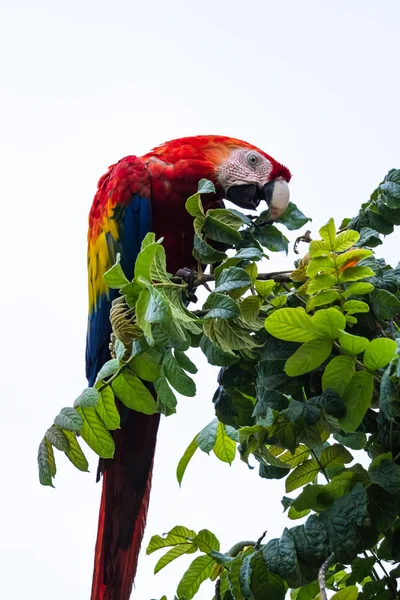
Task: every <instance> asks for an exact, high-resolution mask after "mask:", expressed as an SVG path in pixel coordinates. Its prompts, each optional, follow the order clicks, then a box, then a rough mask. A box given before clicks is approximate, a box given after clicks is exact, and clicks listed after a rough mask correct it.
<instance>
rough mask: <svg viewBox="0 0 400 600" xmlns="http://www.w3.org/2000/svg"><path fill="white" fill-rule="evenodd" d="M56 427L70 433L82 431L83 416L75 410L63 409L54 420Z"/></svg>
mask: <svg viewBox="0 0 400 600" xmlns="http://www.w3.org/2000/svg"><path fill="white" fill-rule="evenodd" d="M54 425H57V426H58V427H60V428H61V429H67V430H68V431H80V430H81V429H82V427H83V420H82V417H81V415H80V414H79V413H78V412H77V411H76V410H75V409H74V408H69V407H66V408H62V409H61V410H60V414H58V415H57V416H56V418H55V419H54Z"/></svg>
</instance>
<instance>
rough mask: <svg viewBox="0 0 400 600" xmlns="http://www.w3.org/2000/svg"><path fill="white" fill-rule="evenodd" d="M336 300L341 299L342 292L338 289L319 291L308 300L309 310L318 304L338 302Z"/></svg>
mask: <svg viewBox="0 0 400 600" xmlns="http://www.w3.org/2000/svg"><path fill="white" fill-rule="evenodd" d="M336 300H340V294H339V292H337V291H336V290H326V291H323V292H318V293H317V294H315V296H312V297H311V298H310V299H309V301H308V302H307V312H310V311H311V310H313V309H314V308H317V307H318V306H323V305H324V304H332V302H336Z"/></svg>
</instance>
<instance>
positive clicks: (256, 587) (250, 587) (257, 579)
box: [240, 550, 286, 600]
mask: <svg viewBox="0 0 400 600" xmlns="http://www.w3.org/2000/svg"><path fill="white" fill-rule="evenodd" d="M240 587H241V590H242V593H244V594H245V597H246V598H253V599H254V600H263V599H264V598H268V600H284V598H285V593H286V587H285V584H284V581H283V580H282V579H281V577H280V576H279V575H276V574H275V573H271V571H269V570H268V568H267V565H266V562H265V560H264V558H263V553H262V551H261V550H259V551H258V552H254V553H253V554H252V555H249V556H247V557H245V558H244V560H243V562H242V567H241V571H240Z"/></svg>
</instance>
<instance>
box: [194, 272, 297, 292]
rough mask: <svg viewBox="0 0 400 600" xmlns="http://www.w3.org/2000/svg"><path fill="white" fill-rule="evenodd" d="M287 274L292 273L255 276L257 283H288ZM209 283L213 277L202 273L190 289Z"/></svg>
mask: <svg viewBox="0 0 400 600" xmlns="http://www.w3.org/2000/svg"><path fill="white" fill-rule="evenodd" d="M289 273H292V271H274V272H272V273H259V274H258V275H257V279H258V281H267V280H268V279H273V280H274V281H276V282H277V283H282V282H287V283H290V282H291V281H292V280H291V279H290V277H289ZM209 281H215V276H214V275H213V274H210V273H202V274H201V275H199V276H198V277H196V279H195V280H194V282H193V284H192V286H191V287H192V288H195V287H199V286H200V285H204V284H206V283H208V282H209Z"/></svg>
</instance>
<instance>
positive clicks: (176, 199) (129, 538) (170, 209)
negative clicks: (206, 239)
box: [86, 136, 290, 600]
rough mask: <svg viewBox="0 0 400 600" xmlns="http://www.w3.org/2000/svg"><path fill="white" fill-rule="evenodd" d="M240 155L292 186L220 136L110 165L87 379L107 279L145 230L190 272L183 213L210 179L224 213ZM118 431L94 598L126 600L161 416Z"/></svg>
mask: <svg viewBox="0 0 400 600" xmlns="http://www.w3.org/2000/svg"><path fill="white" fill-rule="evenodd" d="M235 149H248V150H255V151H257V152H259V153H260V154H262V155H263V156H264V157H265V158H267V159H268V160H269V161H270V163H271V165H272V175H271V178H274V177H279V176H281V177H283V178H284V179H285V180H286V181H289V179H290V173H289V171H288V169H287V168H286V167H284V166H283V165H281V164H280V163H278V162H276V161H275V160H274V159H273V158H272V157H270V156H268V155H267V154H265V153H264V152H262V151H261V150H259V149H258V148H255V147H254V146H252V145H251V144H248V143H246V142H243V141H240V140H237V139H234V138H228V137H224V136H197V137H190V138H182V139H179V140H173V141H171V142H167V143H166V144H163V145H161V146H159V147H157V148H155V149H154V150H153V151H151V152H149V153H148V154H146V155H144V156H143V157H141V158H138V157H135V156H129V157H126V158H124V159H122V160H121V161H119V162H118V163H117V164H116V165H113V166H112V167H110V169H109V171H108V173H107V174H106V175H104V176H103V177H102V178H101V179H100V181H99V188H98V191H97V193H96V196H95V199H94V201H93V205H92V209H91V212H90V216H89V233H88V272H89V324H88V334H87V351H86V363H87V376H88V379H89V383H90V384H91V385H92V384H93V383H94V380H95V377H96V374H97V372H98V370H99V369H100V367H101V366H102V365H103V364H104V362H106V361H107V360H108V359H109V357H110V356H109V348H108V346H109V340H110V333H111V327H110V323H109V311H110V306H111V301H112V299H113V298H114V297H115V292H114V291H113V290H110V289H109V288H108V287H107V286H106V284H105V283H104V281H103V275H104V273H105V272H106V271H107V270H108V269H109V268H110V267H111V266H112V265H113V264H114V262H115V258H116V254H117V252H120V253H121V256H122V259H121V264H122V267H123V269H124V271H125V273H126V275H127V276H128V278H132V277H133V265H134V261H135V259H136V256H137V254H138V252H139V249H140V244H141V241H142V239H143V238H144V236H145V235H146V233H147V232H148V231H150V230H151V231H154V232H155V234H156V237H157V238H159V237H164V242H163V244H164V247H165V250H166V255H167V266H168V270H169V271H170V272H172V273H175V272H176V271H177V270H178V269H180V268H182V267H194V266H195V260H194V258H193V256H192V246H193V220H192V218H191V217H190V216H189V214H188V213H187V212H186V210H185V202H186V199H187V198H188V196H190V195H191V194H193V193H194V192H195V191H196V189H197V184H198V181H199V180H200V179H202V178H206V179H210V180H212V181H213V182H214V184H215V186H216V194H215V195H213V196H209V197H206V198H205V199H204V202H203V203H204V205H205V208H206V209H207V208H209V207H210V206H211V205H216V206H219V205H220V204H221V200H222V199H223V197H224V191H223V189H222V187H221V186H220V184H219V183H218V179H217V175H218V168H219V166H220V165H221V164H222V163H224V162H225V161H227V160H228V159H229V156H230V154H231V153H232V151H234V150H235ZM120 413H121V429H119V430H117V431H115V432H113V434H114V435H113V437H114V441H115V446H116V450H115V455H114V458H113V459H106V460H102V461H101V463H100V468H99V470H100V472H102V473H103V491H102V499H101V506H100V515H99V525H98V536H97V542H96V550H95V565H94V575H93V584H92V595H91V600H128V599H129V597H130V593H131V589H132V583H133V578H134V575H135V573H136V568H137V560H138V554H139V550H140V544H141V541H142V537H143V532H144V527H145V523H146V516H147V509H148V504H149V495H150V486H151V474H152V467H153V457H154V451H155V445H156V436H157V429H158V424H159V415H158V414H156V415H151V416H148V415H144V414H142V413H138V412H135V411H132V410H127V409H126V408H125V407H123V406H122V405H121V406H120Z"/></svg>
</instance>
